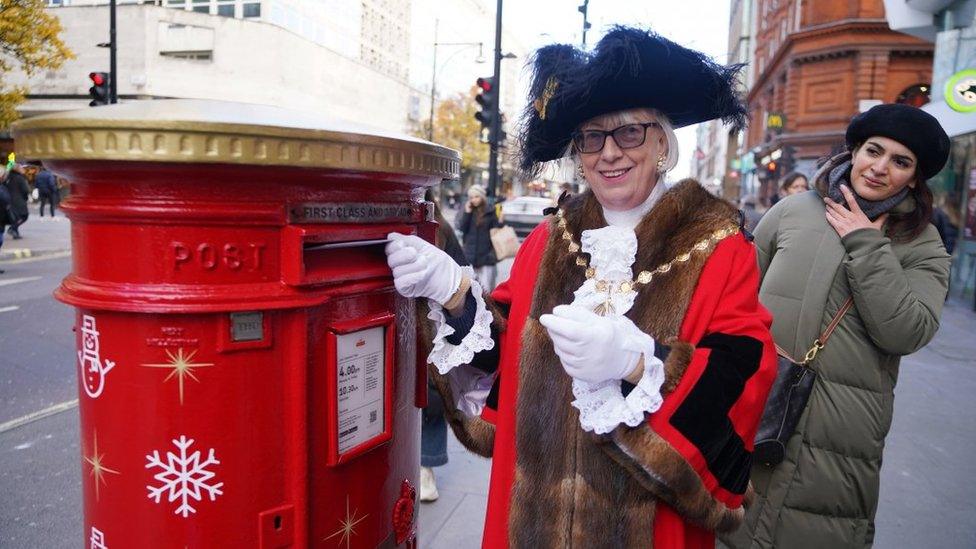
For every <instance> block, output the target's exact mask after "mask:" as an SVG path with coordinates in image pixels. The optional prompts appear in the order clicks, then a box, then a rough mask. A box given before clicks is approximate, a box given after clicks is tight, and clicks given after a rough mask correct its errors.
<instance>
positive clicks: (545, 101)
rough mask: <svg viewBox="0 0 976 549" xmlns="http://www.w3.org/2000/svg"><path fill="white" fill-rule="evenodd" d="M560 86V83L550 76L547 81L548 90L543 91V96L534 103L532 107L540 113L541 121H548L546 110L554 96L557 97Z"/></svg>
mask: <svg viewBox="0 0 976 549" xmlns="http://www.w3.org/2000/svg"><path fill="white" fill-rule="evenodd" d="M558 86H559V82H557V81H556V77H555V76H550V77H549V79H548V80H546V89H544V90H542V96H541V97H539V98H538V99H536V100H535V101H533V102H532V106H533V107H535V110H536V112H538V113H539V119H541V120H545V119H546V108H547V107H548V106H549V100H550V99H552V96H554V95H556V88H557V87H558Z"/></svg>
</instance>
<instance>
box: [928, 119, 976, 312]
mask: <svg viewBox="0 0 976 549" xmlns="http://www.w3.org/2000/svg"><path fill="white" fill-rule="evenodd" d="M928 185H929V188H931V189H932V195H933V210H934V211H933V219H932V223H933V225H935V226H936V228H937V229H939V234H940V235H941V236H942V239H943V241H944V242H945V245H946V251H949V252H950V253H951V254H952V272H951V279H950V283H949V291H950V295H952V296H955V297H962V298H965V299H972V297H973V287H974V284H976V134H969V135H964V136H959V137H956V138H954V139H953V140H952V149H951V153H950V155H949V162H948V164H947V165H946V168H945V169H944V170H942V172H940V173H939V174H938V175H937V176H935V177H933V178H932V179H930V180H929V182H928Z"/></svg>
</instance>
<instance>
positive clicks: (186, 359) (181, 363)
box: [143, 347, 213, 406]
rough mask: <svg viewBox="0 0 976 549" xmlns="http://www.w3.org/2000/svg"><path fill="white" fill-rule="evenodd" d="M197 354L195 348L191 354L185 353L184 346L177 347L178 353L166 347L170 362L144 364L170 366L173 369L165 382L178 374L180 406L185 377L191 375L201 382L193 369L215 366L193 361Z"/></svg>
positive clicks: (153, 366) (150, 366)
mask: <svg viewBox="0 0 976 549" xmlns="http://www.w3.org/2000/svg"><path fill="white" fill-rule="evenodd" d="M196 354H197V352H196V350H194V351H190V354H187V355H184V354H183V347H180V348H179V349H177V351H176V354H173V353H172V352H170V350H169V349H166V356H167V357H168V358H169V362H167V363H164V364H143V366H146V367H148V368H168V369H172V370H173V371H172V372H170V374H169V375H168V376H166V379H164V380H163V382H164V383H165V382H167V381H169V380H170V379H172V378H173V376H176V379H177V380H178V381H179V383H180V406H182V405H183V378H185V377H189V378H190V379H192V380H193V381H196V382H197V383H200V380H199V379H197V376H195V375H193V369H194V368H203V367H205V366H213V363H212V362H193V357H194V356H195V355H196Z"/></svg>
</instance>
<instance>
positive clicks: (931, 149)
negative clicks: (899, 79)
mask: <svg viewBox="0 0 976 549" xmlns="http://www.w3.org/2000/svg"><path fill="white" fill-rule="evenodd" d="M876 135H879V136H881V137H887V138H890V139H894V140H895V141H897V142H899V143H901V144H902V145H904V146H905V147H907V148H908V150H910V151H912V152H913V153H915V158H917V159H918V167H919V173H920V174H921V175H922V179H923V180H928V179H930V178H932V176H934V175H935V174H937V173H939V171H940V170H942V167H943V166H945V163H946V160H948V159H949V136H948V135H946V132H945V130H943V129H942V125H941V124H939V121H938V120H936V119H935V117H934V116H932V115H931V114H929V113H927V112H925V111H923V110H922V109H919V108H916V107H912V106H911V105H901V104H898V103H888V104H884V105H875V106H873V107H871V108H870V109H868V110H866V111H864V112H862V113H861V114H859V115H857V116H855V117H854V119H853V120H851V123H850V125H848V126H847V147H848V148H849V149H853V148H854V147H856V146H858V145H860V144H861V143H864V142H865V141H867V140H868V139H870V138H871V137H873V136H876Z"/></svg>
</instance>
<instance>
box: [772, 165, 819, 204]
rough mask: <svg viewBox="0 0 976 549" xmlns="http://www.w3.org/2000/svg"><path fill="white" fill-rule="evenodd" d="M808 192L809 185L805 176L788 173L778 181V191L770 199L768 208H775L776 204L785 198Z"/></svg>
mask: <svg viewBox="0 0 976 549" xmlns="http://www.w3.org/2000/svg"><path fill="white" fill-rule="evenodd" d="M809 190H810V183H809V182H808V181H807V176H805V175H803V174H802V173H800V172H790V173H788V174H786V175H784V176H783V178H782V179H780V180H779V189H778V190H777V192H776V194H775V195H773V197H772V198H771V199H770V206H775V205H776V203H777V202H779V201H780V200H783V199H784V198H786V197H787V196H791V195H794V194H800V193H805V192H807V191H809Z"/></svg>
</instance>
